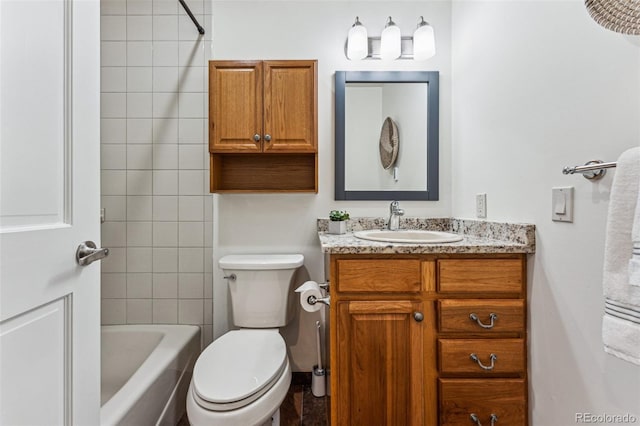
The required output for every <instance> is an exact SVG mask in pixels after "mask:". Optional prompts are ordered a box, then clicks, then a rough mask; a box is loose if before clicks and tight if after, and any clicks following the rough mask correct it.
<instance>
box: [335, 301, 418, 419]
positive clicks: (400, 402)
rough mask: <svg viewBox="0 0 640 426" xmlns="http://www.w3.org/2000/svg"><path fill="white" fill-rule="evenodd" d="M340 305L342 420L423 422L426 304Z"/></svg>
mask: <svg viewBox="0 0 640 426" xmlns="http://www.w3.org/2000/svg"><path fill="white" fill-rule="evenodd" d="M332 308H333V307H332ZM336 309H337V342H338V347H337V358H336V361H337V365H334V366H332V368H333V369H334V371H337V377H334V380H337V394H334V396H333V401H332V403H334V404H337V420H338V422H337V424H340V425H420V426H421V425H423V413H424V398H423V385H422V378H423V369H424V365H423V358H424V357H423V355H422V354H423V324H424V323H423V322H422V318H423V317H422V315H423V303H422V302H420V301H412V300H357V301H354V300H351V301H343V302H339V303H338V304H337V306H336Z"/></svg>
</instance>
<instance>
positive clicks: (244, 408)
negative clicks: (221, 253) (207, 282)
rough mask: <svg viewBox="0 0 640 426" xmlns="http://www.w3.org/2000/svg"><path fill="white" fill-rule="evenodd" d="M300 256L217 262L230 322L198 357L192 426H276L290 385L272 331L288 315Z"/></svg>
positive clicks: (281, 345) (190, 403)
mask: <svg viewBox="0 0 640 426" xmlns="http://www.w3.org/2000/svg"><path fill="white" fill-rule="evenodd" d="M303 261H304V257H303V256H302V255H299V254H296V255H231V256H225V257H223V258H222V259H220V261H219V265H220V267H221V268H222V269H223V271H224V274H225V277H227V279H228V283H229V291H230V296H231V309H232V313H233V322H234V324H235V325H236V326H238V327H241V328H240V329H239V330H232V331H229V332H227V333H226V334H224V335H222V336H220V337H219V338H218V339H216V340H215V341H214V342H213V343H211V344H210V345H209V346H207V348H205V350H204V351H203V352H202V353H201V354H200V356H199V357H198V359H197V361H196V363H195V366H194V369H193V377H192V379H191V384H190V386H189V392H188V394H187V415H188V417H189V422H190V423H191V424H192V425H194V426H201V425H202V426H204V425H224V426H262V425H271V426H277V425H279V409H280V405H281V404H282V401H283V400H284V398H285V396H286V394H287V391H288V390H289V385H290V384H291V366H290V364H289V359H288V357H287V347H286V344H285V341H284V339H283V338H282V336H281V335H280V333H279V331H278V327H282V326H284V325H286V324H287V323H288V322H290V320H291V318H292V316H293V309H292V306H293V305H292V303H291V302H292V301H293V298H290V297H289V296H290V295H291V293H292V292H293V286H294V279H295V273H296V270H297V269H298V268H299V267H300V266H302V264H303Z"/></svg>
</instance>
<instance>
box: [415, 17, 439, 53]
mask: <svg viewBox="0 0 640 426" xmlns="http://www.w3.org/2000/svg"><path fill="white" fill-rule="evenodd" d="M435 54H436V39H435V36H434V32H433V27H432V26H431V25H429V24H428V23H426V22H424V20H423V21H422V22H421V23H419V24H418V28H417V29H416V31H415V32H414V33H413V59H415V60H417V61H424V60H425V59H429V58H431V57H433V56H434V55H435Z"/></svg>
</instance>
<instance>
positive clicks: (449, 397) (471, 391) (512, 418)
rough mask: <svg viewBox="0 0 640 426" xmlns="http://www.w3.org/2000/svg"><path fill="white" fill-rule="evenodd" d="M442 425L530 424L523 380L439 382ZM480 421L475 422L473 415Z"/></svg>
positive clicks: (446, 380) (447, 380)
mask: <svg viewBox="0 0 640 426" xmlns="http://www.w3.org/2000/svg"><path fill="white" fill-rule="evenodd" d="M438 387H439V390H440V426H457V425H460V426H470V425H474V424H476V425H477V424H482V425H485V426H488V425H491V424H492V423H491V415H492V414H493V415H495V416H496V417H497V420H496V421H495V425H496V426H498V425H508V426H523V425H526V424H527V415H526V408H525V407H526V393H525V382H524V380H522V379H439V380H438ZM472 414H473V415H475V416H476V418H477V421H476V420H473V419H472V418H471V415H472Z"/></svg>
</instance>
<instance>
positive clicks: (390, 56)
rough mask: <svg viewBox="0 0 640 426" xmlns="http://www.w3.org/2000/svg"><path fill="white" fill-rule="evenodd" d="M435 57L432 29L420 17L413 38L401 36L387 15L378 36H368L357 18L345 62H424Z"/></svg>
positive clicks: (349, 36)
mask: <svg viewBox="0 0 640 426" xmlns="http://www.w3.org/2000/svg"><path fill="white" fill-rule="evenodd" d="M435 54H436V44H435V37H434V31H433V27H432V26H431V25H429V23H428V22H426V21H425V20H424V18H423V17H422V16H421V17H420V22H418V27H417V28H416V30H415V32H414V33H413V37H409V36H407V37H402V34H401V33H400V28H399V27H398V26H397V25H396V23H395V22H393V19H391V16H389V18H388V20H387V23H386V25H385V27H384V30H383V31H382V34H381V35H380V37H368V35H367V29H366V28H365V27H364V25H362V23H361V22H360V19H359V18H358V17H357V16H356V20H355V22H354V24H353V25H352V26H351V28H350V29H349V35H348V36H347V43H346V45H345V55H346V57H347V59H349V60H352V61H357V60H361V59H383V60H387V61H392V60H395V59H415V60H417V61H424V60H426V59H429V58H431V57H433V56H434V55H435Z"/></svg>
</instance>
